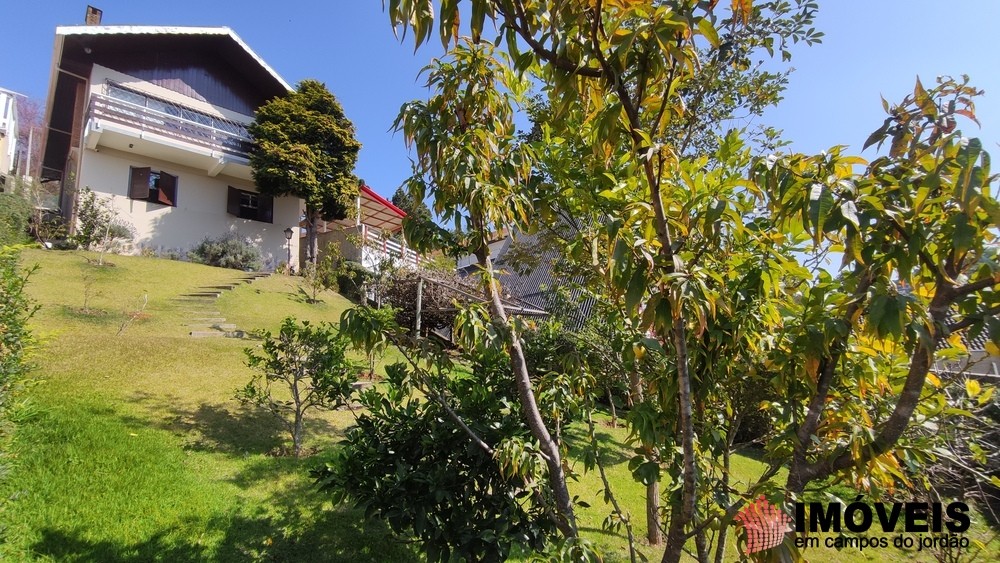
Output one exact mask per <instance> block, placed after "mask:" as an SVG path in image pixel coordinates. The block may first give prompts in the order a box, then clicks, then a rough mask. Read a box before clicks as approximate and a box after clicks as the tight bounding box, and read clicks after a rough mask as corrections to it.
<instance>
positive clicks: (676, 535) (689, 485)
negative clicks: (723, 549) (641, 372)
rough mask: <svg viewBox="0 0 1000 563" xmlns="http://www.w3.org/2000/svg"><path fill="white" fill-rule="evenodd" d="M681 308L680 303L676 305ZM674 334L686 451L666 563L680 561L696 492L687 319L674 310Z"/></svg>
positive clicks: (678, 393) (678, 391)
mask: <svg viewBox="0 0 1000 563" xmlns="http://www.w3.org/2000/svg"><path fill="white" fill-rule="evenodd" d="M675 306H676V307H678V308H679V307H680V304H679V303H678V304H676V305H675ZM673 314H674V324H673V327H672V330H671V331H670V332H671V337H672V338H673V341H674V350H675V353H676V355H677V401H678V403H679V405H678V410H679V411H680V434H681V449H682V450H683V452H684V460H683V468H682V470H681V480H682V483H681V505H680V507H679V509H678V510H675V511H673V515H672V516H671V518H670V529H669V530H668V531H667V547H666V549H665V550H664V551H663V563H677V562H679V561H680V560H681V553H683V550H684V540H685V539H686V534H685V530H686V529H687V526H688V524H690V523H691V520H692V519H693V518H694V509H695V495H696V493H697V491H696V486H697V483H696V481H695V479H696V474H695V463H694V417H693V412H692V397H691V373H690V371H689V370H688V355H687V334H686V332H687V331H686V330H685V326H684V319H683V317H682V316H681V312H680V311H679V310H675V311H674V312H673Z"/></svg>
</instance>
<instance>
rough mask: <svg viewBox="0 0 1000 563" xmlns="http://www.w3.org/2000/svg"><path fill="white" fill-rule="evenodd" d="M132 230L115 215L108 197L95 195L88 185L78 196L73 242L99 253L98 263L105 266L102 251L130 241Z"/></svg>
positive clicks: (132, 234) (103, 252) (115, 212)
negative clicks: (81, 194) (78, 208)
mask: <svg viewBox="0 0 1000 563" xmlns="http://www.w3.org/2000/svg"><path fill="white" fill-rule="evenodd" d="M134 231H135V229H134V228H133V227H132V225H131V224H129V223H128V222H127V221H125V220H124V219H122V218H121V217H120V216H119V215H118V210H117V209H115V206H114V202H113V201H112V200H111V199H110V198H102V197H97V194H95V193H94V192H93V191H91V190H90V188H85V189H84V191H83V196H82V197H81V198H80V212H79V224H78V226H77V230H76V237H75V240H76V243H77V244H79V245H80V246H81V247H83V248H86V249H88V250H96V251H98V252H99V253H100V254H99V256H98V258H97V265H98V266H103V265H104V254H105V253H106V252H108V251H109V250H114V249H116V248H117V246H118V245H119V244H120V243H121V242H122V241H127V240H131V239H132V238H133V237H134V234H135V233H134Z"/></svg>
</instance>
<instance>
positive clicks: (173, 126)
mask: <svg viewBox="0 0 1000 563" xmlns="http://www.w3.org/2000/svg"><path fill="white" fill-rule="evenodd" d="M174 106H176V104H174ZM176 107H180V106H176ZM188 111H190V112H192V113H194V112H193V110H188ZM90 116H91V117H94V118H98V119H103V120H106V121H109V122H112V123H118V124H121V125H126V126H129V127H132V128H134V129H138V130H139V131H142V132H146V131H148V132H150V133H155V134H157V135H162V136H164V137H167V138H169V139H174V140H177V141H181V142H184V143H189V144H192V145H196V146H199V147H203V148H206V149H209V150H212V151H218V152H222V153H226V154H230V155H233V156H238V157H242V158H249V157H250V148H251V147H252V146H253V141H252V140H251V139H250V137H249V136H248V135H246V134H245V133H243V130H241V128H237V127H231V128H232V129H233V130H234V131H239V132H234V131H223V130H221V129H218V128H216V127H212V126H210V125H205V124H203V123H198V122H195V121H192V120H189V119H184V118H182V117H178V116H176V115H170V114H168V113H165V112H162V111H158V110H155V109H150V108H148V107H143V106H141V105H138V104H134V103H131V102H126V101H123V100H119V99H115V98H113V97H111V96H105V95H102V94H93V95H91V97H90Z"/></svg>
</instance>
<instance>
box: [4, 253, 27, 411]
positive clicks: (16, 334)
mask: <svg viewBox="0 0 1000 563" xmlns="http://www.w3.org/2000/svg"><path fill="white" fill-rule="evenodd" d="M18 257H19V253H18V251H17V249H15V248H10V247H8V248H0V414H2V413H3V410H4V407H5V406H6V401H7V395H8V393H9V392H10V388H11V386H12V385H13V384H14V383H15V382H16V381H17V380H18V379H19V378H20V377H21V376H22V375H24V374H25V373H26V372H27V371H28V364H27V363H26V361H25V352H26V349H27V347H28V345H29V344H30V343H31V333H30V332H29V331H28V328H27V323H28V319H29V318H31V316H32V315H33V314H34V312H35V309H36V307H35V305H33V304H32V302H31V300H30V299H29V298H28V296H27V295H25V293H24V287H25V285H26V284H27V283H28V278H29V277H30V275H31V272H32V271H33V270H28V271H26V272H22V271H21V269H20V268H19V267H18Z"/></svg>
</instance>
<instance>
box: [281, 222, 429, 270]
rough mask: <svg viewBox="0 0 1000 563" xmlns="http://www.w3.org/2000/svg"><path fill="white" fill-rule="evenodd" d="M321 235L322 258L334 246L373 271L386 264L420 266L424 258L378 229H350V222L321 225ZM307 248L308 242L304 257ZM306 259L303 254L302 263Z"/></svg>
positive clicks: (358, 226)
mask: <svg viewBox="0 0 1000 563" xmlns="http://www.w3.org/2000/svg"><path fill="white" fill-rule="evenodd" d="M318 233H319V249H320V253H321V254H320V256H322V252H323V251H324V249H325V248H326V246H327V245H328V244H333V245H335V246H337V247H338V248H339V249H340V255H341V256H343V257H344V258H346V259H347V260H351V261H353V262H358V263H360V264H361V265H362V266H364V267H365V268H366V269H367V270H369V271H377V270H378V269H379V268H380V267H381V266H382V265H383V264H384V263H386V262H388V263H390V264H392V265H393V266H394V267H397V268H402V267H408V268H417V267H419V266H420V255H419V254H417V253H416V252H414V251H413V249H410V248H407V247H406V246H405V245H404V244H401V243H400V242H399V240H396V239H393V238H390V237H387V236H384V234H383V233H382V232H381V231H380V230H379V229H378V228H376V227H372V226H370V225H365V224H361V225H348V224H346V221H345V222H341V221H338V222H335V223H329V224H321V225H320V226H319V227H318ZM303 236H305V235H304V234H303ZM306 246H307V245H306V244H305V242H302V243H301V244H300V245H299V248H301V249H302V252H303V253H305V252H306ZM305 259H306V257H305V255H304V254H303V256H302V260H303V261H304V260H305Z"/></svg>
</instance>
